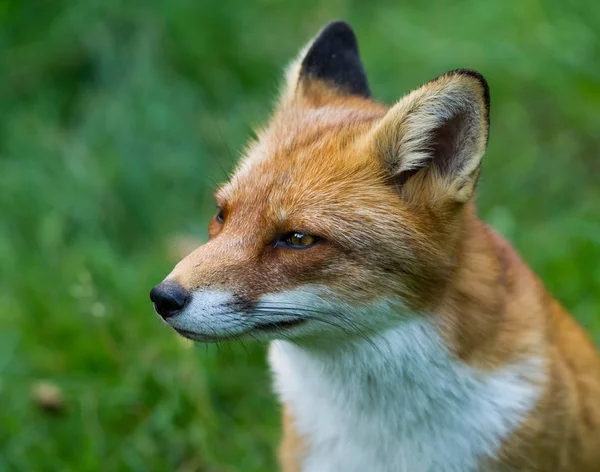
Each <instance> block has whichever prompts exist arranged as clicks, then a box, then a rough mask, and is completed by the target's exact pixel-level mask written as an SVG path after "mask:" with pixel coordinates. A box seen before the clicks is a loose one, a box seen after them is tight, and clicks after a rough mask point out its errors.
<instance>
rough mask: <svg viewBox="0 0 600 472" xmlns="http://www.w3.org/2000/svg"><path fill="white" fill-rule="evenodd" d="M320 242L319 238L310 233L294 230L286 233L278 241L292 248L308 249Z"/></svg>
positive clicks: (280, 244) (279, 243)
mask: <svg viewBox="0 0 600 472" xmlns="http://www.w3.org/2000/svg"><path fill="white" fill-rule="evenodd" d="M317 242H319V238H318V237H316V236H312V235H310V234H305V233H299V232H297V231H293V232H291V233H287V234H284V235H283V236H282V237H281V238H280V239H279V240H278V241H277V245H278V246H284V247H288V248H291V249H308V248H309V247H313V246H314V245H315V244H317Z"/></svg>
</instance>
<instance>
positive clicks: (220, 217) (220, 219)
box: [215, 208, 225, 223]
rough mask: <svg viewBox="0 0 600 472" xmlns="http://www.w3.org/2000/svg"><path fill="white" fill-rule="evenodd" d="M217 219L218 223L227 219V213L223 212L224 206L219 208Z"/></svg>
mask: <svg viewBox="0 0 600 472" xmlns="http://www.w3.org/2000/svg"><path fill="white" fill-rule="evenodd" d="M215 220H217V223H223V221H225V213H223V209H222V208H219V212H218V213H217V215H216V216H215Z"/></svg>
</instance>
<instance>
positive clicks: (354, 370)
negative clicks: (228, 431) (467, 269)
mask: <svg viewBox="0 0 600 472" xmlns="http://www.w3.org/2000/svg"><path fill="white" fill-rule="evenodd" d="M435 323H436V321H435V318H430V319H426V318H423V317H415V318H413V319H410V320H406V321H405V322H404V323H403V324H402V326H399V327H396V328H393V329H390V330H388V331H386V332H384V333H381V335H380V336H378V339H375V338H374V339H373V341H374V343H368V342H366V341H355V342H353V343H352V344H351V345H346V346H345V347H344V348H343V349H337V350H324V349H320V348H319V349H314V348H310V347H307V346H298V345H297V344H293V343H291V342H288V341H275V342H273V343H272V346H271V349H270V363H271V366H272V368H273V372H274V374H275V386H276V391H277V392H278V393H279V395H280V398H281V400H282V401H283V403H284V404H285V405H286V410H287V411H289V413H290V415H291V417H292V418H293V422H294V427H295V428H296V430H297V431H298V434H299V436H300V437H302V438H304V441H305V443H306V447H307V451H306V454H305V457H306V462H305V468H303V469H302V470H307V471H311V470H378V471H379V470H381V471H388V470H390V471H391V470H400V471H411V472H417V471H426V470H427V471H428V470H452V471H454V470H456V471H463V472H464V471H469V470H477V468H476V464H477V463H478V462H477V461H478V460H479V459H480V458H482V457H486V458H489V459H490V460H494V458H495V457H496V454H497V452H498V447H499V445H500V444H501V443H502V441H503V440H504V439H505V438H507V437H508V436H509V435H510V434H511V433H512V432H513V431H514V430H516V429H517V428H518V426H519V424H520V423H521V422H522V420H523V418H524V417H525V416H526V415H527V414H528V413H529V412H530V411H531V409H532V408H533V406H534V405H535V402H536V401H537V400H538V396H539V392H538V390H537V389H536V388H535V387H534V386H533V385H534V384H535V380H536V379H535V378H534V377H535V376H536V375H537V374H536V373H537V372H539V371H540V370H541V369H540V362H541V361H540V359H538V358H527V359H522V360H521V361H520V362H518V363H515V364H513V365H510V366H506V367H504V368H503V369H499V370H496V371H493V372H482V371H480V370H477V369H473V368H471V367H469V366H468V365H466V364H464V363H462V362H460V361H458V360H457V359H456V358H455V357H454V356H453V355H452V354H451V353H450V352H449V351H448V350H447V349H446V347H445V344H444V341H443V339H442V337H441V336H440V335H439V334H438V331H437V328H436V326H435ZM375 343H376V344H375ZM417 451H418V452H417ZM381 458H385V460H386V462H385V463H382V462H380V461H381V460H382V459H381ZM311 463H314V464H315V466H314V467H315V468H314V469H313V467H311V465H310V464H311ZM317 464H329V466H328V467H327V468H324V469H323V468H319V466H318V465H317Z"/></svg>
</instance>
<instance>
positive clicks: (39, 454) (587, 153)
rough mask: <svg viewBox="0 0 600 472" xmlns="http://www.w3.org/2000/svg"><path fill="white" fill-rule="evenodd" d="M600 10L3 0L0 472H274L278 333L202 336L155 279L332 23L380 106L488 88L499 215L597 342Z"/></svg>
mask: <svg viewBox="0 0 600 472" xmlns="http://www.w3.org/2000/svg"><path fill="white" fill-rule="evenodd" d="M575 3H577V5H574V4H575ZM567 4H572V5H567ZM598 5H599V4H598V2H597V1H595V0H586V1H583V0H582V1H579V2H563V1H560V0H556V1H548V2H543V1H534V0H523V1H518V2H517V1H514V2H507V1H503V0H494V1H485V2H482V1H475V0H473V1H467V2H445V1H444V2H443V1H439V0H432V1H427V2H423V1H416V0H407V1H402V2H398V1H394V2H389V3H386V2H358V1H355V2H352V1H341V0H339V1H331V2H327V3H325V2H315V1H312V0H307V1H304V2H283V1H281V2H278V1H274V0H262V1H256V2H250V1H246V0H231V1H225V0H197V1H183V0H169V1H158V0H156V1H152V0H147V1H144V2H125V1H118V0H86V1H67V0H60V1H59V0H57V1H52V2H49V1H25V0H21V1H16V0H15V1H8V2H7V1H0V470H2V471H45V470H60V471H81V472H86V471H98V470H102V471H118V470H131V471H167V470H176V471H192V470H194V471H224V472H225V471H244V472H246V471H250V472H252V471H269V470H274V469H275V462H274V447H275V444H276V442H277V437H278V434H279V424H278V422H279V420H278V412H277V406H276V404H275V402H274V399H273V396H272V395H271V393H270V381H269V376H268V369H267V367H266V365H265V362H264V346H259V345H256V344H252V343H246V345H244V346H241V345H237V344H233V345H229V344H224V345H220V346H208V347H207V346H201V345H200V346H196V347H192V346H190V345H189V344H187V343H186V342H183V341H182V340H181V339H179V338H177V337H176V336H175V335H174V334H173V333H172V332H171V331H170V330H168V329H167V328H165V326H163V325H162V324H161V323H160V322H159V320H158V318H157V316H156V315H155V314H154V313H153V310H152V307H151V305H150V303H149V301H148V292H149V290H150V288H151V287H152V286H153V285H154V284H155V283H157V282H158V281H160V280H161V279H162V277H163V276H164V275H165V274H166V273H167V272H168V271H169V270H170V269H171V267H172V265H173V263H174V262H175V256H174V254H173V249H172V248H173V245H174V244H175V242H176V241H177V240H178V238H180V237H181V236H186V235H191V236H194V237H199V238H201V239H202V238H204V237H205V232H206V224H207V220H208V217H209V216H210V215H211V214H212V213H213V212H214V203H213V201H212V197H211V192H212V190H213V189H214V187H215V183H216V182H220V181H223V180H224V179H225V174H226V173H227V172H229V171H230V170H231V168H232V164H233V162H234V161H235V159H236V158H237V156H239V154H240V152H241V150H242V148H243V145H244V142H245V140H246V137H247V136H248V135H249V134H250V133H251V130H252V129H253V127H255V126H256V125H259V124H261V123H262V122H264V120H265V119H266V117H267V116H268V114H269V110H270V108H271V105H272V103H273V101H274V100H275V98H276V88H277V86H278V84H279V83H280V78H281V70H282V68H283V67H284V66H285V64H286V63H287V61H288V60H289V59H291V58H292V57H293V56H294V55H295V54H296V52H297V51H298V50H299V49H300V47H301V46H302V45H303V44H304V43H305V42H306V41H307V40H308V39H309V38H310V37H312V36H313V35H314V34H315V33H316V32H317V31H318V30H319V29H320V28H321V27H322V26H323V25H324V24H325V23H327V22H328V21H330V20H332V19H337V18H343V19H346V20H347V21H349V22H351V23H352V24H353V26H354V27H355V29H356V32H357V34H358V36H359V39H360V44H361V51H362V55H363V58H364V62H365V66H366V68H367V70H368V71H369V75H370V81H371V86H372V89H373V91H374V94H375V96H376V97H377V98H378V99H380V100H384V101H387V102H393V101H394V100H395V99H397V98H398V97H399V96H401V95H402V94H404V93H406V92H407V91H409V90H410V89H412V88H414V87H416V86H418V85H420V84H421V83H423V82H425V81H427V80H429V79H431V78H433V77H435V76H437V75H440V74H442V73H444V72H445V71H447V70H450V69H455V68H460V67H466V68H474V69H477V70H479V71H480V72H482V73H483V74H484V75H485V76H486V77H487V79H488V81H489V83H490V87H491V91H492V115H491V118H492V129H491V139H490V145H489V150H488V152H487V154H486V157H485V160H484V168H483V175H482V178H481V181H480V185H479V188H480V193H479V204H480V209H481V214H482V216H483V218H484V219H486V220H487V221H489V222H491V223H492V224H494V225H495V226H496V227H497V228H498V229H499V230H500V231H501V232H502V233H504V234H505V235H506V236H507V237H508V238H509V239H510V240H511V241H512V242H513V243H514V244H515V246H516V247H517V248H518V249H519V251H520V252H521V254H522V255H523V257H524V259H525V260H526V261H527V262H528V263H530V264H531V266H532V267H533V268H534V269H535V270H536V271H537V273H538V274H540V276H541V277H542V278H543V280H544V282H545V283H546V284H547V286H548V287H549V288H550V290H551V291H552V292H553V293H554V294H555V295H556V296H557V297H558V298H559V299H560V300H561V301H562V302H563V303H564V304H565V305H566V306H567V307H568V308H569V309H570V310H571V311H572V312H573V313H574V314H575V316H576V317H577V318H578V319H579V320H580V321H581V323H583V324H584V325H585V326H586V328H587V329H589V331H590V332H591V333H592V335H594V336H595V339H596V340H599V339H600V264H599V263H598V262H599V261H600V178H599V173H600V138H599V132H600V131H599V130H600V111H599V110H600V60H599V58H600V40H599V36H598V25H600V6H598ZM39 381H48V382H51V383H53V384H54V385H55V386H56V387H57V388H59V389H60V391H61V392H62V396H63V400H62V402H63V406H62V409H61V412H59V413H55V414H51V413H48V412H47V411H44V410H42V409H41V408H40V405H39V402H40V400H39V399H37V400H36V398H35V394H34V393H32V390H35V389H36V383H37V382H39Z"/></svg>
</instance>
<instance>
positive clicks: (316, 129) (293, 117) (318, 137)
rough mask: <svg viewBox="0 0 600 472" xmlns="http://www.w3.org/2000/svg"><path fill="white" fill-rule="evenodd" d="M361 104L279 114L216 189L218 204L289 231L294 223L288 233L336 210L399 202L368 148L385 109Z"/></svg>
mask: <svg viewBox="0 0 600 472" xmlns="http://www.w3.org/2000/svg"><path fill="white" fill-rule="evenodd" d="M365 102H366V101H365ZM361 105H362V106H328V107H323V108H318V109H315V108H308V107H307V108H302V107H300V106H292V107H289V106H288V107H287V108H286V109H284V110H280V111H279V112H278V113H276V114H275V116H274V118H273V120H272V122H271V124H270V125H269V126H268V127H267V128H266V129H265V130H263V131H262V132H260V133H259V134H258V140H257V141H255V142H253V143H252V144H251V145H250V146H248V148H247V150H246V153H245V157H244V158H243V159H242V161H241V163H240V165H239V166H238V168H237V170H236V172H235V173H234V175H233V177H232V178H231V180H230V181H229V182H228V183H227V184H225V185H224V186H223V187H222V188H221V189H219V190H218V191H217V193H216V199H217V202H218V203H219V205H220V206H221V207H223V208H225V209H226V210H227V212H228V213H229V214H231V213H236V214H238V215H240V214H243V215H246V216H249V215H254V217H255V218H256V217H257V215H258V214H260V215H261V217H260V219H262V220H263V221H262V222H263V223H267V222H268V223H270V224H275V225H281V226H285V225H286V224H287V223H288V222H289V221H290V220H291V222H293V223H294V224H295V225H296V227H294V228H290V230H291V229H302V228H300V227H298V226H297V225H299V224H300V225H302V224H304V223H310V224H313V223H314V220H313V219H314V217H315V216H318V215H327V214H329V213H331V212H332V211H335V212H339V210H340V205H341V206H342V207H347V206H348V205H350V204H352V207H353V208H355V209H357V210H359V209H360V208H363V209H364V208H366V207H365V206H364V204H365V203H367V201H368V200H371V201H373V200H376V201H379V202H382V201H384V200H386V199H388V200H389V199H390V198H392V199H394V200H397V196H396V195H395V194H394V192H392V191H391V190H390V189H389V188H388V186H387V185H385V183H384V179H385V177H384V172H383V168H382V166H381V164H380V162H379V161H378V160H377V159H376V158H375V157H374V156H373V155H372V153H370V152H369V150H368V148H367V146H366V145H365V136H366V135H367V134H368V132H369V131H370V130H371V129H372V128H373V126H374V124H375V123H376V122H377V120H378V119H379V118H380V117H381V116H383V114H384V113H385V109H384V107H382V106H380V105H376V104H373V103H372V102H366V103H364V104H361ZM349 197H352V199H354V200H353V201H352V202H350V201H349V199H348V198H349ZM356 199H358V200H356ZM347 209H348V208H347ZM365 216H366V215H365Z"/></svg>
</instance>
